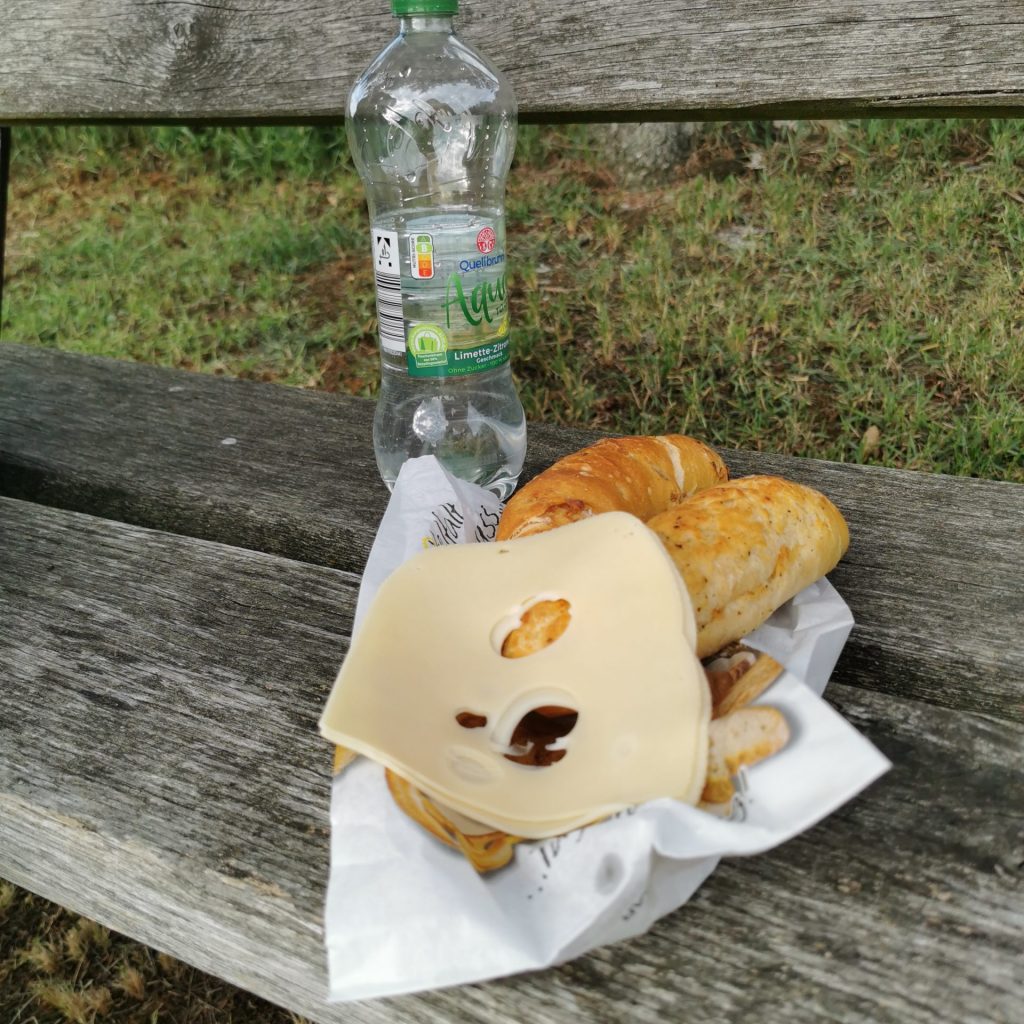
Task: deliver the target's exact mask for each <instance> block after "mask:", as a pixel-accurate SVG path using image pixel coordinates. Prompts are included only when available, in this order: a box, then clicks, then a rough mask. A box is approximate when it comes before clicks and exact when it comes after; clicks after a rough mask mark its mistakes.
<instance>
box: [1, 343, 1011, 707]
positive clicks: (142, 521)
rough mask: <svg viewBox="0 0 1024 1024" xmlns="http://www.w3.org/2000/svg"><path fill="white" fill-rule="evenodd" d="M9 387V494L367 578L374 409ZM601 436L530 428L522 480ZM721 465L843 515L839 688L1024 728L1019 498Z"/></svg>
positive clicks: (37, 375) (289, 397)
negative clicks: (791, 489) (808, 494)
mask: <svg viewBox="0 0 1024 1024" xmlns="http://www.w3.org/2000/svg"><path fill="white" fill-rule="evenodd" d="M0 381H2V382H3V386H2V387H0V493H2V494H7V495H10V496H12V497H18V498H24V499H28V500H32V501H38V502H42V503H45V504H49V505H55V506H60V507H63V508H68V509H72V510H75V511H82V512H88V513H90V514H93V515H97V516H102V517H104V518H109V519H118V520H123V521H125V522H130V523H136V524H139V525H142V526H148V527H151V528H154V529H158V530H165V531H168V532H173V533H181V534H186V535H190V536H195V537H200V538H204V539H207V540H215V541H220V542H222V543H226V544H232V545H236V546H241V547H249V548H253V549H255V550H261V551H266V552H270V553H273V554H279V555H283V556H285V557H288V558H293V559H298V560H301V561H307V562H312V563H317V564H323V565H328V566H333V567H335V568H339V569H343V570H347V571H350V572H361V571H362V568H363V565H364V564H365V561H366V557H367V555H368V553H369V549H370V545H371V543H372V541H373V536H374V533H375V531H376V529H377V524H378V523H379V521H380V517H381V515H382V513H383V511H384V507H385V504H386V502H387V492H386V490H385V489H384V486H383V484H382V483H381V482H380V479H379V477H378V475H377V470H376V465H375V463H374V459H373V452H372V449H371V444H370V437H371V421H372V414H373V405H372V403H370V402H368V401H366V400H364V399H358V398H352V397H349V396H340V395H327V394H321V393H316V392H311V391H304V390H300V389H295V388H284V387H280V386H275V385H267V384H257V383H252V382H245V381H234V380H226V379H223V378H216V377H211V376H206V375H202V374H194V373H186V372H184V371H175V370H165V369H158V368H155V367H150V366H142V365H138V364H133V363H126V362H116V361H113V360H107V359H95V358H89V357H83V356H76V355H69V354H65V353H60V352H56V351H52V350H47V349H38V348H30V347H26V346H18V345H0ZM598 436H600V435H598V434H596V433H594V432H592V431H591V432H585V431H573V430H566V429H562V428H554V427H545V426H534V425H531V427H530V442H529V451H530V454H529V461H528V464H527V470H526V473H525V477H527V478H528V477H530V476H532V475H533V474H535V473H536V472H538V471H539V470H540V469H541V468H543V467H545V466H547V465H549V464H550V463H551V462H552V461H553V460H554V459H556V458H558V457H560V456H561V455H564V454H565V453H566V452H568V451H571V450H573V449H575V448H578V447H581V446H582V445H584V444H587V443H589V442H590V441H592V440H594V439H596V438H597V437H598ZM226 439H233V440H234V441H235V443H233V444H224V443H223V442H224V441H225V440H226ZM724 454H725V457H726V461H727V462H728V463H729V465H730V468H731V469H732V471H733V472H734V473H736V474H746V473H753V472H762V473H763V472H769V473H777V474H779V475H782V476H786V477H789V478H791V479H794V480H798V481H800V482H802V483H806V484H809V485H810V486H812V487H817V488H818V489H819V490H821V491H823V492H824V493H825V494H827V495H828V496H829V497H830V498H832V499H833V500H834V501H835V502H836V503H837V504H838V505H839V507H840V508H841V509H842V510H843V512H844V513H845V515H846V516H847V519H848V520H849V522H850V526H851V533H852V545H851V550H850V552H849V553H848V555H847V556H846V558H845V559H844V560H843V562H842V563H841V565H840V566H839V567H838V569H837V570H836V571H835V572H834V574H833V576H832V579H833V581H834V583H835V584H836V586H837V587H838V589H839V590H840V592H841V593H842V594H843V596H844V597H845V598H846V600H847V601H848V602H849V604H850V605H851V607H852V609H853V612H854V615H855V617H856V619H857V623H858V625H857V628H856V629H855V630H854V633H853V636H852V637H851V640H850V643H849V644H848V645H847V648H846V651H845V652H844V655H843V658H842V660H841V661H840V664H839V667H838V669H837V674H836V679H837V681H838V682H842V683H845V684H850V685H856V686H861V687H865V688H868V689H874V690H878V691H880V692H885V693H890V694H894V695H900V696H907V697H915V698H920V699H925V700H928V701H931V702H933V703H936V704H940V705H942V706H945V707H953V708H960V709H963V710H973V711H977V712H980V713H985V714H993V715H998V716H1002V717H1006V718H1011V719H1014V720H1016V721H1024V702H1022V700H1021V695H1020V689H1019V686H1018V684H1017V665H1018V664H1019V660H1018V659H1019V654H1017V653H1015V652H1019V650H1020V643H1021V637H1020V634H1021V629H1020V622H1021V621H1022V619H1024V591H1022V588H1021V587H1020V565H1021V564H1022V562H1024V487H1022V486H1020V485H1017V484H1009V483H1001V482H998V481H988V480H976V479H970V478H966V477H957V478H952V477H944V476H938V475H933V474H924V473H910V472H901V471H897V470H888V469H880V468H876V467H863V466H852V465H838V464H835V463H828V462H823V461H820V460H812V459H795V458H790V457H785V456H776V455H765V454H759V453H754V452H725V453H724Z"/></svg>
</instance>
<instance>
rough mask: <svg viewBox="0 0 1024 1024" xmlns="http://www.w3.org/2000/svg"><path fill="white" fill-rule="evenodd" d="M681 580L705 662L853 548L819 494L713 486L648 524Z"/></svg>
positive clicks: (775, 484) (760, 480) (772, 483)
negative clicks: (689, 602)
mask: <svg viewBox="0 0 1024 1024" xmlns="http://www.w3.org/2000/svg"><path fill="white" fill-rule="evenodd" d="M647 525H648V526H649V527H650V528H651V529H652V530H653V531H654V532H655V533H656V534H657V535H658V536H659V537H660V538H661V541H662V543H663V544H664V545H665V548H666V550H667V551H668V553H669V554H670V555H671V556H672V560H673V561H674V562H675V564H676V567H677V568H678V569H679V572H680V573H681V574H682V577H683V580H684V581H685V583H686V589H687V590H689V592H690V597H691V598H692V600H693V609H694V612H695V614H696V616H697V656H698V657H700V658H706V657H707V656H708V655H710V654H713V653H714V652H715V651H718V650H720V649H721V648H722V647H724V646H725V645H726V644H729V643H732V642H733V641H735V640H739V639H740V637H743V636H746V635H747V634H748V633H750V632H752V631H753V630H755V629H757V627H758V626H760V625H761V624H762V623H763V622H764V621H765V620H766V619H767V618H768V617H769V616H770V615H771V614H772V612H774V611H775V609H776V608H778V607H779V606H780V605H782V604H785V602H786V601H788V600H789V599H790V598H791V597H793V596H794V595H796V594H798V593H799V592H800V591H801V590H803V588H804V587H806V586H808V585H809V584H811V583H813V582H815V580H818V579H820V578H821V577H822V576H824V575H825V574H826V573H828V572H830V571H831V570H832V569H834V568H835V566H836V564H837V563H838V561H839V559H840V558H842V556H843V555H844V554H845V552H846V549H847V548H848V547H849V544H850V534H849V531H848V529H847V526H846V521H845V520H844V519H843V517H842V514H841V513H840V511H839V510H838V509H837V508H836V507H835V505H833V504H832V502H830V501H829V500H828V498H826V497H825V496H824V495H823V494H819V493H818V492H817V491H815V490H812V489H811V488H810V487H804V486H803V485H802V484H796V483H793V482H792V481H789V480H783V479H781V478H780V477H774V476H746V477H741V478H740V479H738V480H731V481H728V482H727V483H721V484H716V485H715V486H714V487H709V488H707V489H706V490H702V491H700V492H698V493H697V494H695V495H693V496H692V497H691V498H688V499H687V500H686V501H684V502H683V503H682V504H680V505H679V506H677V507H676V508H673V509H670V510H669V511H667V512H661V513H659V514H658V515H656V516H653V517H652V518H650V519H649V520H647Z"/></svg>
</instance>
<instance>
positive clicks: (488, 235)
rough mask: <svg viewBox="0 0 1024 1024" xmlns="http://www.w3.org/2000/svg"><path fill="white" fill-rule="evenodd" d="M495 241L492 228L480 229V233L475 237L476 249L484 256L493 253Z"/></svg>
mask: <svg viewBox="0 0 1024 1024" xmlns="http://www.w3.org/2000/svg"><path fill="white" fill-rule="evenodd" d="M497 241H498V239H497V237H496V236H495V234H494V228H481V229H480V233H479V234H478V235H477V236H476V247H477V248H478V249H479V250H480V251H481V252H482V253H485V254H486V253H489V252H494V246H495V245H496V244H497Z"/></svg>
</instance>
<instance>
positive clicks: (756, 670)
mask: <svg viewBox="0 0 1024 1024" xmlns="http://www.w3.org/2000/svg"><path fill="white" fill-rule="evenodd" d="M704 672H705V674H706V675H707V677H708V686H709V687H710V689H711V717H712V718H722V717H723V716H724V715H728V714H730V713H731V712H733V711H736V710H738V709H739V708H744V707H746V706H747V705H748V704H753V702H754V701H755V700H757V698H758V697H760V696H761V694H762V693H764V691H765V690H767V689H768V687H769V686H771V685H772V683H774V682H775V680H776V679H778V678H779V676H780V675H782V666H781V665H780V664H779V663H778V662H777V661H776V660H775V659H774V658H773V657H772V656H771V655H769V654H764V653H763V652H762V651H755V650H754V649H753V648H751V647H747V646H745V645H744V644H731V645H730V646H729V648H727V649H726V651H725V652H721V653H719V655H718V656H717V657H715V658H713V659H712V660H710V661H708V662H707V663H706V664H705V665H704Z"/></svg>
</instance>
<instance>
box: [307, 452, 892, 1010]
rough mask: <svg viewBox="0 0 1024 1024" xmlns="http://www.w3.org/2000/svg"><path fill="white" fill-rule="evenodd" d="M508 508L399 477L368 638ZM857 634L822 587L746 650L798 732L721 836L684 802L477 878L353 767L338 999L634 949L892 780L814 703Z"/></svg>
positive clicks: (338, 788)
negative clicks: (657, 925) (757, 859)
mask: <svg viewBox="0 0 1024 1024" xmlns="http://www.w3.org/2000/svg"><path fill="white" fill-rule="evenodd" d="M500 512H501V505H500V503H499V502H498V501H497V499H496V498H495V497H494V495H492V494H491V493H490V492H489V491H486V490H483V489H482V488H479V487H475V486H473V485H472V484H467V483H465V482H464V481H461V480H457V479H455V478H454V477H452V476H450V475H449V474H448V473H447V472H446V471H445V470H444V469H443V467H442V466H441V465H440V463H438V462H437V460H436V459H434V458H433V457H426V458H421V459H413V460H410V461H409V462H406V463H405V465H404V466H403V467H402V470H401V472H400V474H399V477H398V481H397V483H396V485H395V490H394V494H393V495H392V497H391V502H390V504H389V505H388V508H387V511H386V512H385V515H384V518H383V520H382V522H381V525H380V529H379V531H378V533H377V537H376V540H375V542H374V545H373V548H372V550H371V552H370V558H369V561H368V563H367V566H366V571H365V573H364V575H363V583H362V587H361V589H360V592H359V601H358V604H357V608H356V622H355V630H356V631H358V628H359V623H360V621H361V620H362V616H363V615H365V613H366V610H367V608H368V607H369V604H370V602H371V601H372V599H373V596H374V594H375V593H376V591H377V588H378V587H379V586H380V584H381V583H382V582H383V580H384V579H385V578H386V577H387V576H388V574H389V573H391V572H392V571H393V570H394V569H395V568H396V567H397V566H399V565H401V563H402V562H403V561H405V560H406V559H407V558H409V557H410V556H412V555H413V554H415V553H416V552H418V551H421V550H422V549H423V548H424V547H428V546H430V545H432V544H452V543H456V544H463V543H475V542H486V541H489V540H492V539H493V538H494V534H495V530H496V529H497V523H498V518H499V516H500ZM852 626H853V617H852V616H851V614H850V610H849V608H847V606H846V604H845V602H844V601H843V600H842V598H840V597H839V595H838V594H837V593H836V591H835V589H834V588H833V587H832V586H831V584H829V583H828V581H827V580H821V581H820V582H818V583H815V584H813V585H812V586H810V587H808V588H807V589H806V590H804V591H803V592H802V593H800V594H798V595H797V596H796V597H795V598H794V599H793V600H792V601H790V602H788V603H787V604H786V605H784V606H783V607H782V608H780V609H779V610H778V611H777V612H776V613H775V614H774V615H773V616H772V618H771V619H769V621H768V622H766V623H765V624H764V625H763V626H761V627H760V629H758V630H756V631H755V632H754V633H752V634H751V635H750V636H749V637H748V638H747V641H746V642H747V643H748V645H749V646H751V647H754V648H757V649H759V650H763V651H765V652H766V653H768V654H770V655H772V657H774V658H775V659H776V660H777V661H778V662H780V663H781V664H782V665H784V666H785V669H786V671H785V672H784V673H783V675H782V676H781V677H780V678H779V679H778V680H777V681H776V682H775V683H774V684H773V685H772V686H771V688H770V690H769V691H768V692H767V694H766V695H765V701H766V703H770V704H771V705H772V706H773V707H777V708H779V710H781V711H782V712H783V713H784V714H785V716H786V719H787V720H788V722H789V725H790V730H791V739H790V742H789V743H788V744H787V746H786V747H785V749H784V750H782V751H781V752H780V753H778V754H776V755H775V756H774V757H771V758H769V759H768V760H767V761H765V762H763V763H762V764H759V765H757V766H756V768H754V769H753V770H752V771H751V772H750V773H749V774H748V773H746V772H742V773H741V775H740V779H739V792H738V793H737V796H736V798H735V799H734V801H733V805H732V808H731V814H730V816H729V817H728V818H724V817H719V816H716V815H713V814H709V813H706V812H704V811H700V810H698V809H697V808H695V807H689V806H686V805H685V804H681V803H679V802H678V801H674V800H668V799H665V800H656V801H652V802H651V803H647V804H643V805H642V806H640V807H636V808H631V809H630V810H629V811H626V812H623V813H621V814H618V815H616V816H615V817H613V818H610V819H608V820H606V821H602V822H600V823H598V824H596V825H591V826H589V827H587V828H583V829H578V830H577V831H575V832H572V833H570V834H568V835H566V836H561V837H559V838H556V839H547V840H542V841H538V842H524V843H521V844H519V845H518V846H517V847H516V848H515V857H514V860H513V861H512V863H511V864H509V865H508V866H507V867H505V868H502V869H501V870H499V871H497V872H494V873H493V874H489V875H479V874H477V872H476V871H475V870H474V868H473V867H472V866H471V865H470V863H469V862H468V861H467V860H466V859H465V858H464V857H463V856H462V854H460V853H458V852H456V851H454V850H451V849H449V848H447V847H445V846H444V845H442V844H441V843H440V842H438V840H437V839H435V838H434V837H433V836H431V835H429V834H428V833H427V832H426V831H425V830H424V829H422V828H421V827H420V826H419V825H417V824H416V823H415V822H413V821H411V820H410V819H409V818H408V817H406V815H405V814H403V813H402V812H401V811H400V810H399V809H398V807H397V806H396V805H395V803H394V801H393V800H392V799H391V796H390V794H389V792H388V789H387V785H386V783H385V780H384V770H383V769H382V768H381V767H380V766H378V765H377V764H375V763H373V762H372V761H369V760H366V759H365V758H360V759H359V760H357V761H356V762H355V763H354V764H352V765H350V766H349V767H348V768H346V769H345V771H344V772H342V773H341V774H340V775H339V776H338V777H337V778H336V779H335V780H334V785H333V789H332V795H331V869H330V878H329V880H328V887H327V907H326V915H325V937H326V944H327V954H328V968H329V974H330V999H331V1000H332V1001H347V1000H354V999H368V998H372V997H375V996H387V995H398V994H400V993H408V992H416V991H421V990H423V989H429V988H440V987H443V986H446V985H455V984H460V983H468V982H473V981H482V980H484V979H487V978H494V977H499V976H502V975H507V974H514V973H516V972H519V971H526V970H533V969H537V968H540V967H546V966H551V965H554V964H558V963H563V962H565V961H566V960H569V959H571V958H573V957H576V956H579V955H581V954H582V953H585V952H587V951H588V950H590V949H593V948H595V947H596V946H601V945H605V944H607V943H609V942H615V941H617V940H619V939H624V938H627V937H629V936H632V935H637V934H640V933H641V932H643V931H645V930H646V929H647V928H649V927H650V925H651V924H652V923H653V922H654V921H655V920H657V919H658V918H659V917H661V916H662V915H664V914H667V913H669V912H670V911H672V910H675V909H676V908H677V907H679V906H681V905H682V904H683V903H685V902H686V901H687V900H688V899H689V898H690V896H692V895H693V893H694V892H695V891H696V890H697V888H698V887H699V886H700V884H701V883H702V882H703V881H704V879H705V878H707V877H708V875H710V874H711V872H712V871H713V870H714V869H715V866H716V865H717V864H718V861H719V859H720V858H721V857H724V856H730V855H733V856H735V855H748V854H755V853H760V852H762V851H764V850H768V849H771V848H772V847H773V846H777V845H778V844H779V843H782V842H785V840H787V839H789V838H790V837H792V836H794V835H796V834H797V833H799V832H802V831H803V830H804V829H806V828H809V827H810V826H811V825H813V824H814V823H815V822H817V821H819V820H820V819H821V818H823V817H825V816H826V815H828V814H830V813H831V812H832V811H834V810H835V809H836V808H837V807H839V806H840V805H842V804H843V803H845V802H846V801H847V800H849V799H850V798H851V797H853V796H854V795H855V794H856V793H858V792H859V791H860V790H862V789H863V788H864V787H865V786H867V785H868V784H869V783H871V782H872V781H874V780H875V779H877V778H878V777H879V776H880V775H882V774H883V773H884V772H885V771H887V770H888V769H889V767H890V764H889V762H888V761H887V760H886V759H885V758H884V757H883V756H882V755H881V754H880V753H879V752H878V751H877V750H876V749H875V748H874V747H873V746H872V745H871V744H870V743H868V741H867V740H865V739H864V738H863V737H862V736H860V734H859V733H857V732H856V731H855V730H854V729H853V728H852V727H851V726H850V725H849V724H847V722H846V721H845V720H844V719H842V718H841V717H840V716H839V715H838V714H836V712H834V711H833V710H832V709H831V708H830V707H829V706H828V705H827V704H826V703H825V702H824V701H823V700H822V699H821V697H820V694H821V693H822V692H823V691H824V689H825V685H826V683H827V682H828V678H829V676H830V675H831V673H832V669H833V668H834V666H835V663H836V660H837V659H838V657H839V654H840V652H841V651H842V648H843V644H844V643H845V642H846V638H847V637H848V636H849V633H850V629H851V628H852Z"/></svg>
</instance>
